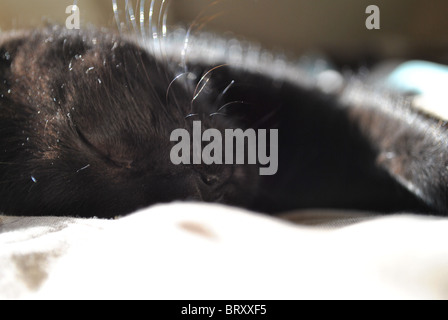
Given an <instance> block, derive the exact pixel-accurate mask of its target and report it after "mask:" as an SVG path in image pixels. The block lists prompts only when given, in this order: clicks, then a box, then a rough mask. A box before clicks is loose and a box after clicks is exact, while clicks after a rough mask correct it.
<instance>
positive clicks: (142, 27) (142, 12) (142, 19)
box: [139, 0, 146, 40]
mask: <svg viewBox="0 0 448 320" xmlns="http://www.w3.org/2000/svg"><path fill="white" fill-rule="evenodd" d="M139 21H140V35H141V37H142V39H143V40H145V39H146V30H145V0H140V12H139Z"/></svg>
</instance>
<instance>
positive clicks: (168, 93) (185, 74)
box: [165, 72, 191, 104]
mask: <svg viewBox="0 0 448 320" xmlns="http://www.w3.org/2000/svg"><path fill="white" fill-rule="evenodd" d="M189 74H191V73H189V72H187V73H185V72H184V73H181V74H178V75H177V76H176V77H175V78H174V79H173V80H172V81H171V82H170V84H169V85H168V88H167V90H166V96H165V102H166V103H167V104H168V98H169V95H170V90H171V87H172V86H173V85H174V83H175V82H176V81H177V80H178V79H180V78H181V77H183V76H187V75H189Z"/></svg>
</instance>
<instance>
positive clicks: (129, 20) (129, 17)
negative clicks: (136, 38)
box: [125, 0, 138, 34]
mask: <svg viewBox="0 0 448 320" xmlns="http://www.w3.org/2000/svg"><path fill="white" fill-rule="evenodd" d="M133 7H134V5H133V3H132V0H126V1H125V12H126V25H127V27H128V30H130V29H131V27H130V25H131V26H132V28H133V29H134V33H135V34H137V30H138V28H137V22H136V20H135V13H134V8H133Z"/></svg>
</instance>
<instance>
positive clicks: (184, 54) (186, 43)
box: [181, 0, 222, 72]
mask: <svg viewBox="0 0 448 320" xmlns="http://www.w3.org/2000/svg"><path fill="white" fill-rule="evenodd" d="M221 1H222V0H216V1H214V2H212V3H211V4H209V5H208V6H206V7H205V8H204V9H203V10H202V11H201V12H200V13H199V14H198V15H197V16H196V18H195V19H194V20H193V22H192V23H191V24H190V26H189V28H188V30H187V33H186V35H185V39H184V45H183V48H182V52H181V66H182V67H183V69H184V72H187V71H188V69H187V51H188V48H189V44H190V37H191V34H192V31H193V29H194V28H195V27H196V26H197V25H199V26H201V25H202V24H203V23H200V21H201V19H202V17H203V16H204V14H205V13H206V11H207V10H208V9H210V8H211V7H213V6H215V5H217V4H218V3H220V2H221Z"/></svg>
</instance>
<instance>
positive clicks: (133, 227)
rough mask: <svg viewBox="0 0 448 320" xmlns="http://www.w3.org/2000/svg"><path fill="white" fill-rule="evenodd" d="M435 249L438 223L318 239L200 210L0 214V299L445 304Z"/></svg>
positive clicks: (410, 219) (361, 225)
mask: <svg viewBox="0 0 448 320" xmlns="http://www.w3.org/2000/svg"><path fill="white" fill-rule="evenodd" d="M297 217H300V213H297ZM289 218H291V215H290V216H289ZM447 243H448V219H443V218H431V217H422V216H414V215H392V216H387V217H376V218H372V219H359V220H358V222H356V223H353V221H352V222H351V223H350V224H349V225H348V226H345V227H338V228H330V229H328V228H320V227H309V226H298V225H296V224H293V223H291V222H287V221H284V220H280V219H277V218H272V217H267V216H264V215H260V214H256V213H251V212H246V211H243V210H239V209H234V208H228V207H224V206H219V205H208V204H182V203H175V204H171V205H161V206H155V207H152V208H149V209H146V210H143V211H140V212H137V213H135V214H132V215H130V216H127V217H124V218H120V219H117V220H100V219H74V218H54V217H53V218H50V217H43V218H37V217H27V218H18V217H6V216H0V247H1V250H0V298H1V299H255V300H258V299H447V298H448V246H447Z"/></svg>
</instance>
